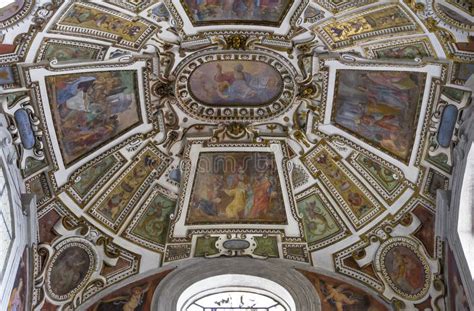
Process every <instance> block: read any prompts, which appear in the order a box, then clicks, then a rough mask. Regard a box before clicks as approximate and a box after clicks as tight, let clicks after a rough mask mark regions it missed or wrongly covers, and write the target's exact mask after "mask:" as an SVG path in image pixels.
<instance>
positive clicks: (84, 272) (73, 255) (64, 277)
mask: <svg viewBox="0 0 474 311" xmlns="http://www.w3.org/2000/svg"><path fill="white" fill-rule="evenodd" d="M92 265H94V259H93V257H91V256H90V254H89V253H88V252H87V251H86V249H84V248H83V247H79V246H66V247H65V248H62V249H61V250H59V251H58V255H57V256H56V257H53V260H52V263H51V267H50V272H49V280H48V283H49V286H50V291H51V292H52V293H53V294H54V295H56V296H58V297H61V296H64V295H70V293H71V292H73V291H75V290H76V289H78V288H79V287H80V286H81V285H82V284H83V283H84V282H85V281H87V278H88V277H89V275H90V271H89V270H90V267H91V266H92Z"/></svg>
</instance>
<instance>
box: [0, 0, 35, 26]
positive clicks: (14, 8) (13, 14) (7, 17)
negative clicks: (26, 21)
mask: <svg viewBox="0 0 474 311" xmlns="http://www.w3.org/2000/svg"><path fill="white" fill-rule="evenodd" d="M10 2H11V3H9V4H7V5H5V6H3V7H2V8H1V10H0V28H5V27H8V26H11V25H13V24H16V23H18V22H20V21H21V20H22V19H23V18H25V16H26V15H28V14H29V13H30V12H31V8H32V7H33V6H34V4H35V3H34V1H31V0H30V1H26V0H14V1H10Z"/></svg>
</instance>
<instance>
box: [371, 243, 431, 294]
mask: <svg viewBox="0 0 474 311" xmlns="http://www.w3.org/2000/svg"><path fill="white" fill-rule="evenodd" d="M418 248H419V245H418V244H417V243H416V242H414V241H412V240H410V239H406V238H394V239H390V240H388V241H387V242H385V243H384V244H382V245H381V246H380V249H379V251H378V252H377V255H376V263H377V268H378V270H379V271H380V272H381V273H382V275H383V277H384V278H385V280H386V281H387V283H388V285H389V286H390V287H391V288H392V289H393V291H394V292H395V293H397V294H398V295H400V296H401V297H403V298H406V299H409V300H419V299H421V298H423V297H424V296H425V295H426V293H427V292H428V290H429V287H430V281H431V278H430V275H431V273H430V267H429V265H428V262H427V261H426V259H424V256H423V255H422V254H421V253H420V252H419V250H418Z"/></svg>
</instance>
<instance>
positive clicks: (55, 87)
mask: <svg viewBox="0 0 474 311" xmlns="http://www.w3.org/2000/svg"><path fill="white" fill-rule="evenodd" d="M46 84H47V86H48V94H49V103H50V107H51V113H52V116H53V121H54V125H55V128H56V135H57V138H58V142H59V148H60V149H61V153H62V157H63V161H64V163H65V164H66V165H69V164H71V163H73V162H74V161H76V160H78V159H79V158H81V157H83V156H85V155H87V154H89V153H90V152H92V151H93V150H94V149H96V148H98V147H100V146H102V145H104V144H106V143H108V142H110V141H111V140H113V139H114V138H116V137H118V136H119V135H121V134H122V133H123V132H125V131H127V130H129V129H130V128H132V127H134V126H136V125H138V124H139V123H140V122H141V116H140V105H139V100H138V96H137V93H136V90H137V77H136V72H135V71H132V70H123V71H108V72H90V73H77V74H65V75H58V76H51V77H47V78H46Z"/></svg>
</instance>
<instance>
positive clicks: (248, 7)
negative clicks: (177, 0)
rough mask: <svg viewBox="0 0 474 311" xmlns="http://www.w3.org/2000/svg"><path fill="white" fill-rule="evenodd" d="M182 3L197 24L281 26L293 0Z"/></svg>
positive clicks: (215, 0)
mask: <svg viewBox="0 0 474 311" xmlns="http://www.w3.org/2000/svg"><path fill="white" fill-rule="evenodd" d="M181 3H182V4H183V6H184V9H185V10H186V12H187V13H188V15H189V17H190V19H191V21H192V22H193V23H194V24H195V25H197V26H199V25H209V24H214V23H216V24H219V23H235V24H238V23H249V22H250V23H253V24H259V25H269V26H279V24H280V22H281V20H282V19H283V18H284V16H285V15H286V13H287V12H288V9H289V8H290V6H291V4H292V3H293V0H181Z"/></svg>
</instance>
